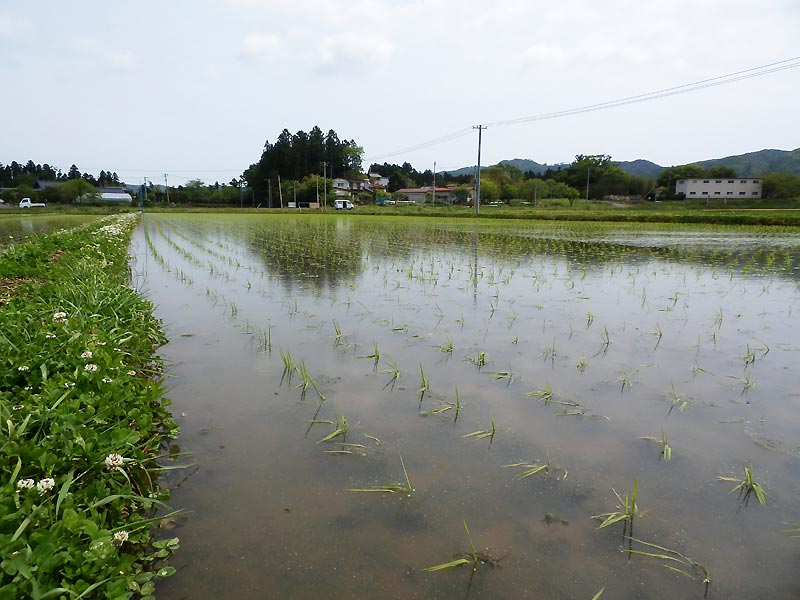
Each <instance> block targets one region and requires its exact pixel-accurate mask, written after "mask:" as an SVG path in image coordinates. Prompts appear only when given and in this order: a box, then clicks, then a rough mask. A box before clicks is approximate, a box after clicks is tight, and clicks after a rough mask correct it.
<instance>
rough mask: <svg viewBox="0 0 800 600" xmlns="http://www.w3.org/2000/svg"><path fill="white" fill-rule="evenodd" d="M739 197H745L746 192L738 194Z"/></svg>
mask: <svg viewBox="0 0 800 600" xmlns="http://www.w3.org/2000/svg"><path fill="white" fill-rule="evenodd" d="M739 195H740V196H745V195H747V192H739Z"/></svg>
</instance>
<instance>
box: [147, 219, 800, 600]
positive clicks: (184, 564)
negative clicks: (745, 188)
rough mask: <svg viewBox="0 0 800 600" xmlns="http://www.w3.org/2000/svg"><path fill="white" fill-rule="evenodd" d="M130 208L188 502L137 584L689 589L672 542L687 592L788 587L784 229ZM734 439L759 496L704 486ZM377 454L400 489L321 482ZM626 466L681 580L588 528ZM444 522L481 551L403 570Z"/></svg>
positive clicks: (770, 591)
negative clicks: (162, 341) (465, 563)
mask: <svg viewBox="0 0 800 600" xmlns="http://www.w3.org/2000/svg"><path fill="white" fill-rule="evenodd" d="M146 226H147V227H146V230H145V229H144V228H143V229H141V230H140V231H139V234H138V237H137V239H136V240H135V242H134V251H135V254H136V257H137V258H136V265H135V267H134V270H135V272H136V273H137V282H138V285H139V286H140V287H141V288H142V289H143V290H144V291H145V292H146V293H147V294H148V295H149V296H150V297H151V298H152V299H153V301H154V302H155V303H156V304H157V305H158V315H159V316H160V317H161V318H162V319H163V320H164V323H165V328H166V330H167V333H168V335H169V337H170V339H171V340H172V341H171V342H170V344H169V345H168V346H166V347H165V348H164V349H163V350H164V355H165V357H166V358H167V359H168V360H170V361H172V365H173V366H172V367H171V368H170V369H169V371H170V373H169V374H170V377H171V379H170V382H171V384H172V385H173V388H172V391H171V393H170V398H171V400H172V401H173V406H174V412H175V415H176V418H177V420H178V422H179V423H180V424H181V426H182V435H181V439H180V440H179V442H180V444H181V447H182V448H183V449H185V450H189V451H191V452H193V453H194V459H195V460H196V461H197V462H198V463H199V465H200V469H199V470H198V471H197V472H196V473H194V474H193V475H192V476H191V477H189V478H188V479H186V480H185V481H182V482H181V483H180V486H179V487H178V488H177V489H176V490H175V492H174V494H173V501H172V504H173V505H174V506H175V507H183V508H186V509H188V510H189V511H191V512H190V513H189V515H188V517H187V518H185V519H184V520H183V521H181V523H180V525H179V528H178V530H177V532H176V534H177V535H179V536H180V538H181V541H182V548H181V550H180V552H179V554H178V555H177V556H176V558H175V565H176V566H177V567H178V568H179V572H178V574H177V575H176V576H175V577H173V578H172V579H170V580H167V581H166V582H164V583H163V584H161V586H160V590H159V594H160V597H161V598H217V597H225V598H253V597H275V598H307V597H308V598H310V597H320V596H323V595H324V596H328V597H334V598H377V597H381V598H451V597H458V598H463V597H465V596H468V597H469V598H591V597H592V596H594V594H595V593H596V592H597V591H598V590H599V589H600V588H601V587H603V586H605V589H606V591H605V594H604V597H609V598H631V599H632V598H663V597H672V598H676V597H681V598H682V597H688V598H692V597H694V598H702V597H703V593H704V587H703V585H702V583H701V582H702V579H703V577H702V576H701V572H700V571H701V570H700V568H699V567H698V568H697V569H693V568H692V567H691V563H693V562H696V563H698V564H702V565H705V566H707V567H708V568H709V569H710V571H711V576H712V579H713V583H712V584H711V587H710V588H709V592H708V597H709V598H728V597H733V596H741V597H758V598H766V597H769V598H792V597H797V596H798V595H800V583H798V582H797V580H796V575H795V567H796V560H797V557H798V554H799V553H800V545H798V543H797V540H794V539H792V538H790V537H789V536H787V535H786V534H785V533H783V529H785V528H786V527H787V526H786V525H784V524H783V523H784V522H792V521H800V494H798V489H797V481H798V475H800V464H799V463H798V460H799V457H800V447H798V442H797V440H798V431H800V416H799V415H800V413H798V411H797V410H796V405H797V403H798V400H800V386H798V384H797V381H796V378H795V377H793V369H794V365H795V363H796V360H797V356H798V346H797V340H798V339H799V338H798V334H799V333H800V331H798V324H797V323H798V319H797V315H796V314H795V313H796V312H797V310H798V308H800V307H798V306H797V302H798V294H799V293H800V292H799V288H798V285H797V284H796V281H797V279H796V275H797V265H796V260H797V258H796V257H797V249H798V237H797V235H796V234H791V233H784V232H781V233H780V234H775V235H769V234H767V233H764V232H762V231H757V230H745V229H741V228H737V229H731V230H722V231H721V232H720V231H710V230H707V229H701V228H696V229H688V228H687V229H684V230H681V229H677V228H671V229H669V230H666V229H665V228H650V229H649V230H648V229H647V228H645V227H642V226H635V227H630V228H626V227H621V226H619V225H615V226H614V227H613V228H610V227H606V226H598V225H591V226H572V225H568V224H553V225H531V224H528V223H507V222H506V223H500V222H498V223H474V222H472V221H444V220H441V221H440V220H420V221H413V220H401V219H370V218H359V217H353V216H351V215H348V216H329V217H316V216H308V217H306V218H297V217H283V216H280V217H264V218H259V217H255V218H254V217H252V216H249V217H244V218H242V217H233V216H213V217H211V216H207V215H203V216H190V215H187V216H174V215H155V216H153V215H150V216H148V217H147V221H146ZM145 231H146V235H145ZM754 240H757V241H754ZM376 355H377V358H376ZM287 369H288V371H287ZM303 373H305V379H304V376H303ZM289 374H291V375H292V376H291V378H290V377H289V376H288V375H289ZM304 387H305V394H303V388H304ZM421 390H424V392H423V393H421ZM321 397H324V400H321V399H320V398H321ZM492 421H493V422H494V423H495V425H496V431H495V434H494V436H493V437H491V438H484V439H481V440H475V439H473V438H470V437H465V436H468V434H470V433H473V432H476V431H481V430H486V429H488V428H489V427H490V424H491V422H492ZM342 429H346V432H342V431H341V430H342ZM337 431H339V433H337ZM662 431H663V434H664V435H665V436H666V439H667V440H668V443H669V444H670V446H671V448H672V459H671V460H670V461H665V460H663V458H661V451H662V444H661V441H662ZM473 437H477V436H473ZM326 438H327V439H326ZM401 457H402V462H401ZM548 460H549V461H550V463H549V464H550V467H551V469H550V470H549V471H547V472H543V473H538V474H535V475H532V476H530V477H525V478H522V479H520V478H517V477H515V475H517V474H518V472H519V470H520V469H519V468H511V467H507V465H513V464H518V463H526V464H546V463H547V461H548ZM744 460H747V461H752V462H753V467H754V473H755V477H756V479H757V481H759V482H760V483H762V484H763V485H764V487H765V489H766V490H767V493H768V494H769V495H770V501H769V502H768V503H767V505H766V506H761V505H759V504H758V503H757V502H751V503H750V504H749V505H748V506H746V507H745V506H742V505H741V504H740V503H739V502H738V501H737V498H736V494H729V493H728V492H729V490H730V489H731V488H732V487H733V486H734V485H735V483H731V482H727V481H718V477H720V476H722V477H728V478H734V477H741V476H742V461H744ZM403 464H404V465H405V467H406V472H407V474H408V477H409V480H410V481H411V484H412V487H413V492H412V493H411V494H410V496H409V495H408V494H406V493H379V492H353V491H348V490H350V489H369V488H375V487H382V486H383V487H387V486H392V485H395V484H397V485H398V486H404V485H405V481H406V479H405V474H406V473H404V470H403ZM565 474H566V475H567V476H566V477H564V475H565ZM545 475H546V476H545ZM180 481H181V475H180V474H176V475H175V482H180ZM634 481H638V486H639V501H638V508H639V513H638V517H637V519H636V527H635V533H636V537H637V538H640V539H643V540H645V541H647V542H650V543H653V544H657V545H659V546H662V547H664V548H669V549H671V550H674V551H676V552H680V553H681V555H683V556H685V557H688V558H689V559H691V560H690V562H689V566H688V567H686V571H687V572H686V573H685V574H679V573H676V572H675V571H673V570H669V569H667V568H664V567H665V566H673V567H675V566H679V565H675V564H665V562H666V561H664V560H659V559H656V558H647V557H644V556H641V555H639V556H631V557H630V559H629V558H628V557H627V556H626V554H625V553H623V552H621V548H623V547H624V545H625V540H623V539H622V527H621V524H620V526H613V527H609V528H606V529H602V530H598V529H597V525H598V523H597V522H596V521H594V520H593V519H592V518H591V517H592V515H597V514H601V513H606V512H609V511H614V510H617V508H616V505H617V504H618V499H617V498H616V496H615V495H614V493H613V491H612V489H613V490H616V491H617V492H618V493H619V494H620V495H621V496H624V494H625V493H627V492H630V490H631V488H632V486H633V483H634ZM464 521H466V522H467V523H468V524H469V529H470V532H471V535H472V538H473V540H474V542H475V544H476V549H477V550H478V551H479V552H480V553H481V556H483V557H489V558H491V561H489V562H491V563H492V566H494V567H495V568H490V567H489V566H488V565H484V566H483V567H481V568H479V570H478V572H477V573H476V574H475V576H474V578H473V579H472V581H470V570H469V568H467V567H460V568H454V569H449V570H444V571H441V572H436V573H428V572H425V571H423V569H424V568H425V567H429V566H432V565H435V564H440V563H443V562H447V561H449V560H452V559H453V557H454V556H463V555H464V553H465V552H466V553H470V552H471V549H470V546H469V541H468V539H467V537H466V534H465V532H464V526H463V522H464ZM171 533H172V532H171ZM495 559H496V560H495Z"/></svg>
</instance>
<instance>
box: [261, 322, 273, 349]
mask: <svg viewBox="0 0 800 600" xmlns="http://www.w3.org/2000/svg"><path fill="white" fill-rule="evenodd" d="M258 349H259V351H260V352H265V351H266V352H269V353H270V354H272V324H270V325H267V330H266V331H261V338H260V340H259V344H258Z"/></svg>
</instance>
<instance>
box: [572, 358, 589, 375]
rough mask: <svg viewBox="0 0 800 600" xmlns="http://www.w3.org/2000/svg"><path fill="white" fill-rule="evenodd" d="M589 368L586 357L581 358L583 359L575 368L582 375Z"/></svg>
mask: <svg viewBox="0 0 800 600" xmlns="http://www.w3.org/2000/svg"><path fill="white" fill-rule="evenodd" d="M588 366H589V363H588V362H587V361H586V357H585V356H581V359H580V360H579V361H578V364H576V365H575V368H576V369H578V371H580V372H581V373H583V372H584V371H585V370H586V367H588Z"/></svg>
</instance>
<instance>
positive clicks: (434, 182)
mask: <svg viewBox="0 0 800 600" xmlns="http://www.w3.org/2000/svg"><path fill="white" fill-rule="evenodd" d="M432 200H433V205H434V206H436V161H433V198H432Z"/></svg>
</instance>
